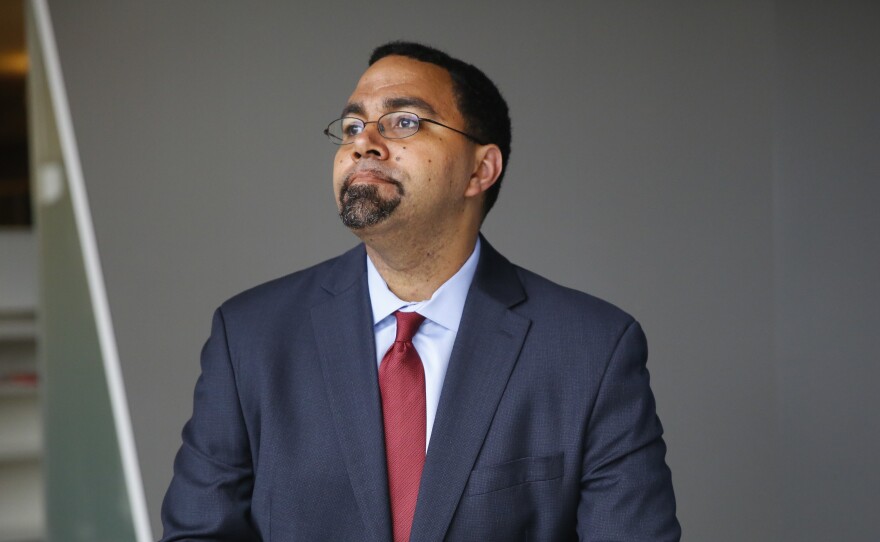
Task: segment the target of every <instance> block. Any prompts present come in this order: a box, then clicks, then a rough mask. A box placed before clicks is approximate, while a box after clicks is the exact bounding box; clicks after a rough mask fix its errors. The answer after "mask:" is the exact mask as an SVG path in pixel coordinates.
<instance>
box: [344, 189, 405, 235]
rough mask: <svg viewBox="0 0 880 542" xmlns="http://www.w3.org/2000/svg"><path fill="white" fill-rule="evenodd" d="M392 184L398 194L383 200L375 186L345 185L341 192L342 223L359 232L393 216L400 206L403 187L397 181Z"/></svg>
mask: <svg viewBox="0 0 880 542" xmlns="http://www.w3.org/2000/svg"><path fill="white" fill-rule="evenodd" d="M390 182H391V184H393V185H394V186H395V187H396V188H397V193H396V194H395V195H394V196H393V197H391V198H383V197H382V196H381V195H380V194H379V187H378V186H376V185H375V184H355V185H354V186H350V184H349V182H346V183H344V184H343V186H342V189H341V190H340V191H339V201H340V202H341V204H342V205H341V209H340V211H339V218H341V219H342V223H343V224H345V225H346V226H347V227H349V228H351V229H353V230H359V229H362V228H366V227H367V226H372V225H374V224H378V223H379V222H382V221H383V220H385V219H386V218H388V217H389V216H391V213H393V212H394V210H395V209H397V206H398V205H400V197H401V196H402V195H403V187H402V186H401V184H400V183H399V182H397V181H393V180H391V181H390Z"/></svg>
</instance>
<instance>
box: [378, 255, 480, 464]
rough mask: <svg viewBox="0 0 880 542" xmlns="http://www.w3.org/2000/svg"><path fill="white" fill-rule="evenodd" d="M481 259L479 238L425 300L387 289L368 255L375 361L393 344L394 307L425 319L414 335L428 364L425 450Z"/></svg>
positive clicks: (379, 361) (414, 339) (425, 362)
mask: <svg viewBox="0 0 880 542" xmlns="http://www.w3.org/2000/svg"><path fill="white" fill-rule="evenodd" d="M479 259H480V239H479V238H477V244H476V245H475V246H474V251H473V253H472V254H471V255H470V257H469V258H468V259H467V261H466V262H464V265H462V266H461V269H459V270H458V272H456V273H455V274H454V275H452V277H450V278H449V280H447V281H446V282H444V283H443V284H442V285H441V286H440V287H439V288H437V291H436V292H434V295H432V296H431V299H428V300H425V301H415V302H409V301H403V300H402V299H400V298H399V297H397V296H396V295H394V293H393V292H392V291H391V290H389V289H388V285H387V284H386V283H385V280H384V279H383V278H382V275H380V274H379V271H377V270H376V267H375V266H374V265H373V262H372V261H371V260H370V257H369V256H367V282H368V284H369V287H370V304H371V305H372V307H373V335H374V336H375V339H376V362H377V363H379V364H381V363H382V358H383V357H385V353H386V352H387V351H388V349H389V348H391V345H392V343H394V339H395V337H396V336H397V318H395V317H394V312H395V311H398V310H400V311H403V312H412V311H415V312H418V313H419V314H421V315H422V316H424V317H425V321H424V323H423V324H422V326H421V327H420V328H419V330H418V332H417V333H416V334H415V336H414V337H413V345H414V346H415V347H416V351H417V352H418V353H419V357H420V358H421V359H422V365H423V366H424V368H425V412H426V414H427V420H425V422H426V423H425V427H426V428H427V433H426V435H425V451H426V452H427V446H428V444H429V443H430V442H431V428H432V427H433V426H434V417H435V416H436V414H437V404H438V403H439V402H440V391H441V390H442V389H443V379H444V378H446V368H447V367H448V366H449V356H450V355H451V354H452V345H453V344H454V343H455V336H456V335H457V334H458V324H459V323H460V322H461V313H462V311H463V310H464V301H465V298H467V293H468V289H469V288H470V287H471V281H472V280H473V279H474V273H475V272H476V270H477V262H478V261H479Z"/></svg>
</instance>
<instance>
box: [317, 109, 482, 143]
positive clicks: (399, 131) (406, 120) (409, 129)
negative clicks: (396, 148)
mask: <svg viewBox="0 0 880 542" xmlns="http://www.w3.org/2000/svg"><path fill="white" fill-rule="evenodd" d="M423 122H430V123H431V124H436V125H437V126H442V127H444V128H448V129H449V130H452V131H453V132H457V133H459V134H461V135H463V136H464V137H466V138H468V139H470V140H471V141H473V142H474V143H477V144H478V145H485V143H483V142H482V141H480V140H479V139H477V138H475V137H474V136H472V135H470V134H466V133H464V132H462V131H461V130H456V129H455V128H453V127H452V126H446V125H445V124H443V123H440V122H437V121H436V120H431V119H423V118H421V117H420V116H418V115H416V114H415V113H410V112H408V111H392V112H391V113H385V114H384V115H382V116H381V117H379V120H369V121H368V120H361V119H359V118H356V117H342V118H341V119H336V120H334V121H333V122H331V123H330V125H329V126H327V128H326V129H325V130H324V135H326V136H327V138H328V139H330V141H332V142H333V143H334V144H336V145H350V144H352V143H354V140H355V138H356V137H357V136H358V135H360V133H361V132H363V131H364V129H365V128H366V126H367V124H372V123H376V127H377V128H378V129H379V133H380V134H382V137H384V138H386V139H403V138H405V137H409V136H412V135H415V134H416V132H418V131H419V127H420V126H421V123H423Z"/></svg>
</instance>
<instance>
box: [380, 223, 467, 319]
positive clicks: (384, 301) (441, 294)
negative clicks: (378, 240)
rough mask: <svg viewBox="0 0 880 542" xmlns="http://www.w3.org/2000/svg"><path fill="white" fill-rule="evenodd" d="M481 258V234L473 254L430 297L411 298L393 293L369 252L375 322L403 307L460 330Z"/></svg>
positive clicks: (405, 309)
mask: <svg viewBox="0 0 880 542" xmlns="http://www.w3.org/2000/svg"><path fill="white" fill-rule="evenodd" d="M479 260H480V238H479V237H477V243H476V245H474V251H473V252H472V253H471V255H470V257H468V259H467V261H465V262H464V265H462V266H461V268H460V269H459V270H458V271H457V272H456V273H455V274H454V275H452V276H451V277H450V278H449V280H447V281H446V282H444V283H443V284H442V285H441V286H440V287H439V288H437V290H436V291H435V292H434V295H432V296H431V299H427V300H425V301H415V302H410V301H404V300H402V299H400V298H399V297H397V296H396V295H394V292H392V291H391V290H390V289H389V288H388V285H387V284H386V283H385V280H384V279H383V278H382V275H380V274H379V271H378V270H377V269H376V266H374V265H373V262H372V260H370V256H369V255H368V256H367V284H368V285H369V288H370V304H371V305H372V307H373V325H376V324H378V323H379V322H381V321H382V320H384V319H385V318H387V317H388V316H390V315H391V314H393V313H394V312H395V311H397V310H400V309H403V310H404V311H418V313H419V314H421V315H422V316H424V317H425V318H427V319H428V320H431V321H432V322H434V323H437V324H440V325H441V326H443V327H445V328H446V329H448V330H450V331H453V332H458V324H459V323H460V322H461V313H462V312H463V311H464V302H465V299H466V298H467V293H468V290H469V289H470V287H471V282H472V281H473V279H474V274H475V273H476V271H477V262H478V261H479Z"/></svg>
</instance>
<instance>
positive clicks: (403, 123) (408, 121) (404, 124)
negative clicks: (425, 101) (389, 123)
mask: <svg viewBox="0 0 880 542" xmlns="http://www.w3.org/2000/svg"><path fill="white" fill-rule="evenodd" d="M418 125H419V122H418V121H417V120H416V119H414V118H411V117H400V118H399V119H397V125H396V126H395V128H403V129H412V128H415V127H416V126H418Z"/></svg>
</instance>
